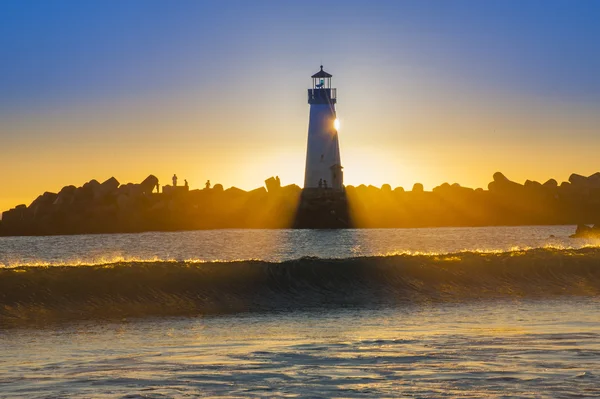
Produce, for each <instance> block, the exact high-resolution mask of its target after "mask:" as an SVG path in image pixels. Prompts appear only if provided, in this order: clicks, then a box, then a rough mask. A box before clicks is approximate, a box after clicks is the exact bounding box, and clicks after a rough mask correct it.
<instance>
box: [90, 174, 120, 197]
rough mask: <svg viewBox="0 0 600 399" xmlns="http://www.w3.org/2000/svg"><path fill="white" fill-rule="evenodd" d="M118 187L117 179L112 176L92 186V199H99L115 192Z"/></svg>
mask: <svg viewBox="0 0 600 399" xmlns="http://www.w3.org/2000/svg"><path fill="white" fill-rule="evenodd" d="M118 188H119V181H118V180H117V179H115V178H114V177H111V178H110V179H108V180H106V181H105V182H103V183H102V184H98V185H94V186H92V190H93V192H94V200H95V201H100V200H103V199H104V198H106V197H107V196H109V195H110V194H116V191H117V189H118Z"/></svg>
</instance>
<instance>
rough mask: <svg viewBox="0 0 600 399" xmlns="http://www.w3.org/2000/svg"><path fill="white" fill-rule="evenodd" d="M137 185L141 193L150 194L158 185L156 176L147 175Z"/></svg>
mask: <svg viewBox="0 0 600 399" xmlns="http://www.w3.org/2000/svg"><path fill="white" fill-rule="evenodd" d="M138 186H139V188H140V190H141V192H142V193H144V194H152V192H153V191H154V189H155V188H156V186H158V178H157V177H156V176H154V175H149V176H148V177H146V178H145V179H144V181H143V182H141V183H140V184H139V185H138Z"/></svg>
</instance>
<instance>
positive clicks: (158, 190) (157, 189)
mask: <svg viewBox="0 0 600 399" xmlns="http://www.w3.org/2000/svg"><path fill="white" fill-rule="evenodd" d="M156 192H157V193H160V184H158V179H157V180H156Z"/></svg>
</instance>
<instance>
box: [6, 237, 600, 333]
mask: <svg viewBox="0 0 600 399" xmlns="http://www.w3.org/2000/svg"><path fill="white" fill-rule="evenodd" d="M599 293H600V248H580V249H559V248H538V249H529V250H514V251H509V252H459V253H451V254H428V255H423V254H416V255H415V254H412V255H410V254H401V255H391V256H372V257H356V258H346V259H322V258H312V257H310V258H301V259H297V260H291V261H284V262H266V261H259V260H248V261H234V262H222V261H219V262H196V261H162V260H146V261H140V260H135V261H119V262H113V263H107V264H99V265H76V266H68V265H61V266H56V265H55V266H40V265H22V266H18V267H12V268H0V322H10V321H18V320H46V319H49V318H54V317H61V318H62V317H76V318H88V317H89V318H96V317H130V316H139V315H182V314H222V313H235V312H247V311H272V310H277V311H280V310H281V311H285V310H289V309H298V308H322V307H331V306H380V305H385V306H395V305H399V304H402V303H414V302H420V301H429V302H430V301H467V300H479V299H486V298H499V297H547V296H555V295H585V296H596V295H598V294H599Z"/></svg>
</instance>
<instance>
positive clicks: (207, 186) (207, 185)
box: [204, 180, 210, 190]
mask: <svg viewBox="0 0 600 399" xmlns="http://www.w3.org/2000/svg"><path fill="white" fill-rule="evenodd" d="M204 187H205V188H206V189H207V190H208V189H209V188H210V180H207V181H206V185H205V186H204Z"/></svg>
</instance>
